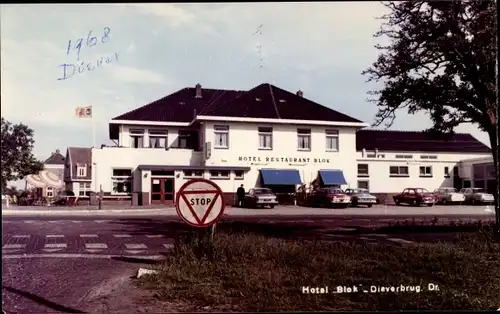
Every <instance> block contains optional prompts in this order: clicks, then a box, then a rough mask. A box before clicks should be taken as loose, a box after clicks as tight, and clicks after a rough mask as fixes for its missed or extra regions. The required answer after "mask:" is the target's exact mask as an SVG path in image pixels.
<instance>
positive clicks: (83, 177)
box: [64, 147, 95, 197]
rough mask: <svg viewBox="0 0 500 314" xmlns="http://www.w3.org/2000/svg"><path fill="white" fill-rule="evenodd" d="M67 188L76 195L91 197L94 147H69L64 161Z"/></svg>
mask: <svg viewBox="0 0 500 314" xmlns="http://www.w3.org/2000/svg"><path fill="white" fill-rule="evenodd" d="M64 183H65V184H66V190H67V191H72V192H73V193H74V194H75V196H82V197H89V196H90V192H91V191H94V190H95V189H93V188H92V185H91V183H92V149H91V148H90V147H68V149H67V151H66V158H65V163H64Z"/></svg>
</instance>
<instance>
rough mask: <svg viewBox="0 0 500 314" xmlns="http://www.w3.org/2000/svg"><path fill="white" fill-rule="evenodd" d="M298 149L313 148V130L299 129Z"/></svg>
mask: <svg viewBox="0 0 500 314" xmlns="http://www.w3.org/2000/svg"><path fill="white" fill-rule="evenodd" d="M297 140H298V150H311V130H310V129H298V130H297Z"/></svg>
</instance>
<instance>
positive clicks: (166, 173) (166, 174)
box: [151, 170, 175, 177]
mask: <svg viewBox="0 0 500 314" xmlns="http://www.w3.org/2000/svg"><path fill="white" fill-rule="evenodd" d="M174 175H175V173H174V172H173V171H169V170H153V171H151V176H152V177H173V176H174Z"/></svg>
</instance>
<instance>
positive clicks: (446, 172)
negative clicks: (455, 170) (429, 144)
mask: <svg viewBox="0 0 500 314" xmlns="http://www.w3.org/2000/svg"><path fill="white" fill-rule="evenodd" d="M444 176H445V177H446V178H449V177H450V167H444Z"/></svg>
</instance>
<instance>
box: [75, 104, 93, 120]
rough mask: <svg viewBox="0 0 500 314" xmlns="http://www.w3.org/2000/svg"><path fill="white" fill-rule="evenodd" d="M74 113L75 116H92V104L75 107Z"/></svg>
mask: <svg viewBox="0 0 500 314" xmlns="http://www.w3.org/2000/svg"><path fill="white" fill-rule="evenodd" d="M75 115H76V117H77V118H92V105H90V106H86V107H76V109H75Z"/></svg>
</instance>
